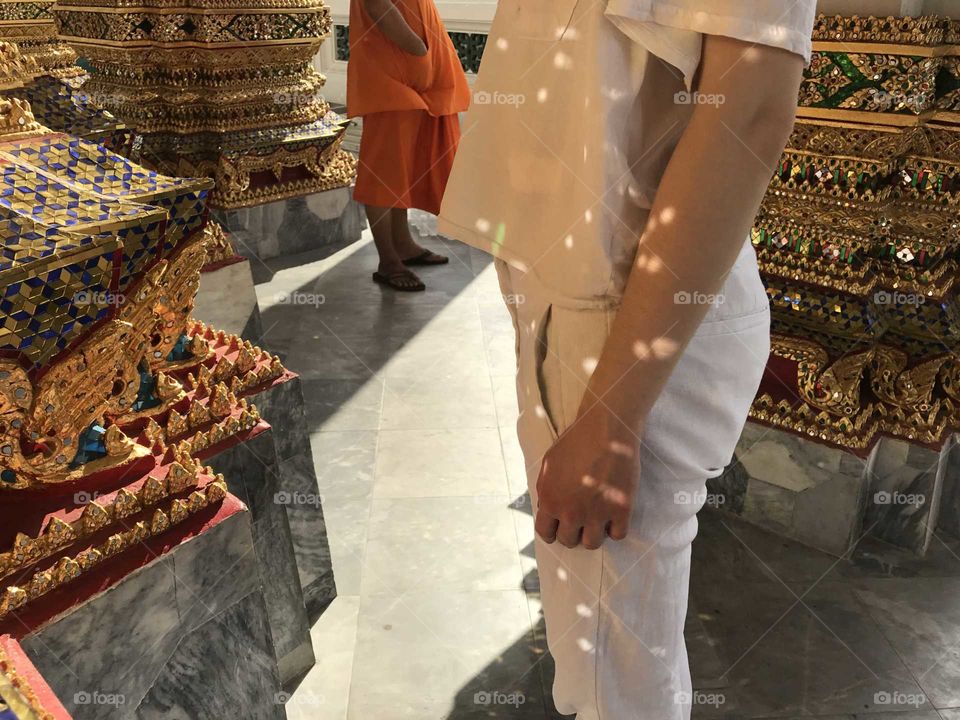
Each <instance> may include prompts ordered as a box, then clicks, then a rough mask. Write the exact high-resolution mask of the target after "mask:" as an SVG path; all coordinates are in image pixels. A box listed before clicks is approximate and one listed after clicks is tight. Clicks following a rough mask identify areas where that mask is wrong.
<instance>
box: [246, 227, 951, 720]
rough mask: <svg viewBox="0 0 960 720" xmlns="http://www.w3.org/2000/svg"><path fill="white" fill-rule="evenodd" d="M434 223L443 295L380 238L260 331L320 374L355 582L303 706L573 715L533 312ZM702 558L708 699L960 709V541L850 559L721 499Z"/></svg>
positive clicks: (782, 712) (891, 714)
mask: <svg viewBox="0 0 960 720" xmlns="http://www.w3.org/2000/svg"><path fill="white" fill-rule="evenodd" d="M421 220H422V222H423V223H424V228H425V229H424V233H425V234H426V233H429V223H428V221H427V220H426V219H421ZM425 243H426V244H428V245H429V246H430V247H432V248H435V249H443V250H444V251H445V252H447V253H449V254H450V255H451V258H452V262H451V264H450V265H449V266H447V267H443V268H431V269H429V270H427V271H426V272H424V273H423V277H424V279H425V281H426V283H427V285H428V290H427V292H426V293H422V294H416V295H404V294H395V293H392V292H389V291H385V290H382V289H381V288H380V287H378V286H376V285H375V284H373V283H372V282H371V281H370V273H371V272H372V270H373V269H374V267H375V265H376V253H375V251H374V248H373V246H372V244H371V242H370V238H369V236H368V235H365V236H364V239H363V240H362V241H360V242H358V243H356V244H354V245H352V246H350V247H348V248H346V249H344V250H342V251H340V252H339V253H337V254H336V255H334V256H332V257H329V258H326V259H323V260H315V261H312V260H313V259H312V258H310V257H300V258H295V259H293V260H291V259H286V260H285V261H284V262H283V263H282V264H278V265H274V267H273V268H272V269H274V270H276V274H275V275H273V279H272V280H271V281H270V282H269V283H266V284H262V285H259V286H258V288H257V290H258V296H259V300H260V305H261V310H262V312H263V327H264V336H263V338H262V339H261V341H260V344H262V345H264V346H266V347H268V348H270V349H271V350H272V351H274V352H276V353H278V354H279V355H280V356H281V357H282V358H283V359H284V361H285V363H286V364H287V366H288V367H290V368H291V369H293V370H295V371H297V372H299V373H301V375H302V376H303V379H304V390H305V394H306V400H307V408H308V422H309V423H310V431H311V433H312V443H313V453H314V458H315V460H316V465H317V469H318V473H319V478H320V487H321V492H322V494H323V503H324V509H325V512H326V516H327V522H328V529H329V535H330V543H331V546H332V552H333V559H334V563H335V571H336V577H337V584H338V588H339V597H338V598H337V599H336V600H335V601H334V603H333V605H332V606H331V607H330V608H329V610H328V611H327V612H326V613H325V614H324V615H323V616H322V617H321V618H320V620H319V621H318V622H317V624H316V625H315V627H314V628H313V635H314V645H315V648H316V651H317V655H318V657H319V662H318V664H317V666H316V667H315V668H314V669H313V670H312V671H311V672H310V673H309V674H308V675H307V676H306V677H305V678H303V679H302V681H301V682H300V683H299V685H298V686H297V687H296V689H295V690H293V692H292V696H291V698H290V700H289V702H288V703H287V711H288V716H289V718H291V720H345V719H349V720H400V719H407V718H409V719H411V720H413V719H415V720H440V719H451V720H454V719H456V720H461V719H462V720H472V719H473V718H478V719H479V718H520V719H522V720H530V719H533V718H536V719H537V720H542V719H546V718H557V717H560V716H559V715H557V714H556V711H555V710H554V708H553V705H552V701H551V698H550V690H549V688H550V679H551V664H550V658H549V655H548V653H547V652H546V649H545V644H544V638H543V625H542V621H541V619H540V615H539V612H538V595H537V587H538V582H537V577H536V569H535V566H534V563H533V560H532V538H533V522H532V519H531V516H530V509H529V503H528V500H527V498H526V496H525V481H524V468H523V461H522V459H521V455H520V451H519V448H518V446H517V443H516V440H515V436H514V430H513V423H514V419H515V416H516V412H517V409H516V404H515V400H514V396H513V378H512V371H513V357H512V353H513V336H512V332H513V331H512V328H511V326H510V322H509V318H508V316H507V315H506V312H505V310H504V309H503V308H502V306H501V304H500V298H499V293H498V289H497V283H496V277H495V273H494V271H493V268H492V266H491V264H490V261H489V258H487V257H486V256H484V255H483V254H481V253H479V252H475V251H473V250H471V249H469V248H466V247H464V246H462V245H458V244H454V243H446V242H442V241H441V240H439V239H437V238H432V237H427V238H426V239H425ZM694 555H695V567H694V573H693V580H692V607H691V612H690V616H689V619H688V628H687V638H688V645H689V647H690V654H691V662H692V666H693V671H694V675H695V684H696V687H697V688H698V690H697V692H696V693H695V696H694V701H695V710H694V717H695V718H714V717H723V718H788V719H794V718H807V717H818V718H822V719H823V720H840V719H841V718H846V719H847V720H849V719H850V718H865V717H874V716H876V717H877V718H883V720H895V719H897V718H899V719H900V720H960V543H958V542H957V541H955V540H952V539H949V538H947V537H940V536H938V537H937V538H935V539H934V543H933V548H932V550H931V553H930V555H929V556H928V557H927V558H925V559H917V558H914V557H912V556H910V555H907V554H905V553H902V552H899V551H896V550H894V549H892V548H890V547H887V546H884V545H882V544H880V543H873V544H870V545H866V546H862V547H861V548H859V549H858V551H857V552H856V553H855V554H853V556H852V557H850V558H847V559H843V560H838V559H835V558H832V557H830V556H827V555H824V554H821V553H818V552H816V551H812V550H809V549H806V548H804V547H802V546H799V545H797V544H795V543H791V542H789V541H784V540H782V539H780V538H778V537H775V536H772V535H769V534H767V533H765V532H763V531H760V530H758V529H755V528H753V527H751V526H748V525H745V524H743V523H741V522H738V521H736V520H734V519H732V518H730V517H729V516H725V515H721V514H711V513H705V514H704V515H702V517H701V533H700V536H699V538H698V540H697V541H696V544H695V551H694ZM495 693H496V695H495V702H491V703H485V702H484V701H485V700H489V699H490V698H491V697H494V696H493V695H492V694H495ZM618 720H620V719H618ZM624 720H627V719H624Z"/></svg>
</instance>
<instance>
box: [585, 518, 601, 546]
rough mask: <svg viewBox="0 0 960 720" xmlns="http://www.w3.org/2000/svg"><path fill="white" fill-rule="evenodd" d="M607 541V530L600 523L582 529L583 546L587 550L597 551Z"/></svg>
mask: <svg viewBox="0 0 960 720" xmlns="http://www.w3.org/2000/svg"><path fill="white" fill-rule="evenodd" d="M606 539H607V528H606V526H605V525H604V524H603V523H602V522H601V523H592V524H590V525H587V526H586V527H584V528H583V546H584V547H585V548H586V549H587V550H599V549H600V547H601V546H602V545H603V542H604V540H606Z"/></svg>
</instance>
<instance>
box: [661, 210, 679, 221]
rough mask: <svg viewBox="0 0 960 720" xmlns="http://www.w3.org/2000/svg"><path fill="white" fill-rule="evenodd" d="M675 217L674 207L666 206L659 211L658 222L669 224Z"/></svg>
mask: <svg viewBox="0 0 960 720" xmlns="http://www.w3.org/2000/svg"><path fill="white" fill-rule="evenodd" d="M676 217H677V209H676V208H672V207H668V208H664V209H663V210H661V211H660V222H662V223H663V224H664V225H669V224H670V223H672V222H673V221H674V220H675V219H676Z"/></svg>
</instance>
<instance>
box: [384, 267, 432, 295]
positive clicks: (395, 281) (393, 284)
mask: <svg viewBox="0 0 960 720" xmlns="http://www.w3.org/2000/svg"><path fill="white" fill-rule="evenodd" d="M373 281H374V282H375V283H377V284H379V285H386V286H387V287H389V288H392V289H394V290H399V291H400V292H422V291H423V290H425V289H426V285H424V284H423V281H422V280H421V279H420V278H419V277H417V276H416V274H414V273H413V272H412V271H411V270H408V269H407V268H406V267H405V266H404V265H403V264H398V265H394V264H390V265H384V264H381V265H380V267H379V269H378V270H377V272H375V273H374V274H373Z"/></svg>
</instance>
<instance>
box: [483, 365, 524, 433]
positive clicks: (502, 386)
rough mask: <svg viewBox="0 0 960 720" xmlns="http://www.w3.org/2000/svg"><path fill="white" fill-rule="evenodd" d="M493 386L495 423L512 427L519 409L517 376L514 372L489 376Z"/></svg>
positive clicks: (514, 424)
mask: <svg viewBox="0 0 960 720" xmlns="http://www.w3.org/2000/svg"><path fill="white" fill-rule="evenodd" d="M490 384H491V385H492V386H493V402H494V405H495V406H496V408H497V423H498V424H499V425H500V426H501V427H514V426H516V424H517V417H519V415H520V410H519V408H518V407H517V378H516V374H510V375H493V376H492V377H491V378H490Z"/></svg>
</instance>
